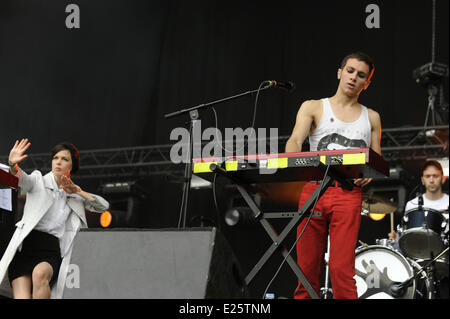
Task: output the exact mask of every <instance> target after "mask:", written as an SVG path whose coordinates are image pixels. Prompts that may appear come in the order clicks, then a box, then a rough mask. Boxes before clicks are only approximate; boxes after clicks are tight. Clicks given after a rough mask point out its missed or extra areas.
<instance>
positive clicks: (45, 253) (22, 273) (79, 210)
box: [0, 139, 109, 298]
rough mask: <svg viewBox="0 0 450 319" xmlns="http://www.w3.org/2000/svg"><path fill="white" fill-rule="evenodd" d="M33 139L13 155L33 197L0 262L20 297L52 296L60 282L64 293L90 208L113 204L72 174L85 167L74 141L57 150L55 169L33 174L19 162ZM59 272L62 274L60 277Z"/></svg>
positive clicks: (11, 160) (102, 208)
mask: <svg viewBox="0 0 450 319" xmlns="http://www.w3.org/2000/svg"><path fill="white" fill-rule="evenodd" d="M30 145H31V144H30V142H29V141H28V139H22V140H21V141H20V142H19V141H16V143H15V145H14V147H13V148H12V149H11V152H10V154H9V163H8V164H9V166H10V172H11V173H12V174H15V175H16V176H17V177H18V178H19V187H20V188H21V189H22V191H23V192H26V194H27V199H26V202H25V207H24V214H23V217H22V220H21V221H20V222H18V223H17V224H16V226H17V228H16V231H15V233H14V235H13V237H12V239H11V241H10V243H9V245H8V248H7V249H6V251H5V253H4V255H3V257H2V260H1V261H0V283H1V282H2V280H3V279H4V277H5V275H6V272H7V273H8V277H9V281H10V284H11V287H12V291H13V297H14V298H31V297H32V298H50V296H51V295H52V286H53V285H54V284H55V282H56V281H58V285H57V286H58V288H59V293H57V294H55V297H61V296H62V290H63V289H64V283H65V278H66V275H67V268H68V262H64V259H67V258H66V257H69V258H68V259H70V254H71V251H72V243H73V239H74V237H75V235H76V233H77V232H78V230H79V229H80V228H82V227H87V222H86V216H85V209H88V210H90V211H95V212H98V213H101V212H103V211H105V210H106V209H108V207H109V204H108V202H107V201H106V200H104V199H103V198H102V197H100V196H97V195H94V194H90V193H88V192H85V191H83V190H82V189H81V188H80V187H78V186H77V185H75V184H74V183H73V182H72V180H71V179H70V174H71V173H76V171H77V170H78V169H79V164H80V163H79V161H80V158H79V154H78V150H77V149H76V147H75V146H74V145H73V144H71V143H61V144H58V145H57V146H55V147H54V148H53V150H52V171H51V172H49V173H48V174H46V175H45V176H42V174H41V173H40V172H39V171H37V170H36V171H34V172H32V173H31V174H30V175H28V174H26V173H25V172H24V171H22V170H21V169H20V168H19V166H18V164H19V163H20V162H22V161H23V160H24V159H25V158H27V155H26V154H25V152H26V151H27V149H28V148H29V147H30ZM58 276H59V278H58Z"/></svg>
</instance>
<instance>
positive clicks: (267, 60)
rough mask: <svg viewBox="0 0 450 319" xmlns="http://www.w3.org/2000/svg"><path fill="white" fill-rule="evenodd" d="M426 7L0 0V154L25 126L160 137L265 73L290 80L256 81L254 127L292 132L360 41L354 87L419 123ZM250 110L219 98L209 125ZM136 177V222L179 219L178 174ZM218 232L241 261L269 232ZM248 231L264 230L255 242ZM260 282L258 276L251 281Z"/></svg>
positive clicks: (138, 138)
mask: <svg viewBox="0 0 450 319" xmlns="http://www.w3.org/2000/svg"><path fill="white" fill-rule="evenodd" d="M70 3H75V4H77V5H78V6H79V8H80V13H81V15H80V22H81V24H80V28H79V29H68V28H66V25H65V19H66V16H67V15H68V13H66V12H65V8H66V6H67V5H68V4H70ZM371 3H374V4H377V5H378V6H379V8H380V21H381V25H380V28H379V29H376V28H373V29H369V28H367V27H366V25H365V20H366V17H367V16H368V15H369V13H366V12H365V10H366V7H367V5H369V4H371ZM431 17H432V1H431V0H421V1H401V0H396V1H392V0H391V1H380V0H372V1H366V0H362V1H361V0H347V1H277V2H271V3H270V2H264V1H208V0H204V1H201V0H196V1H182V0H180V1H175V0H172V1H170V0H161V1H158V0H149V1H144V0H133V1H130V0H114V1H111V0H95V1H92V0H71V1H66V0H28V1H26V0H2V1H1V2H0V119H1V126H0V154H4V155H6V154H8V152H9V149H10V147H11V145H12V143H13V141H14V140H15V139H17V138H21V137H29V138H30V139H31V141H32V147H31V149H30V153H41V152H46V151H48V150H49V149H50V148H51V147H52V146H53V145H54V144H56V143H57V142H59V141H62V140H70V141H72V142H73V143H75V144H76V145H77V146H78V147H79V148H80V149H83V150H87V149H101V148H109V147H125V146H139V145H153V144H166V143H169V134H170V131H171V130H172V129H173V128H175V127H178V126H183V125H184V122H185V121H186V119H185V118H183V119H181V118H179V119H172V120H165V119H164V118H163V116H164V114H166V113H169V112H172V111H175V110H178V109H181V108H184V107H187V106H193V105H198V104H200V103H204V102H207V101H212V100H215V99H218V98H222V97H226V96H229V95H233V94H237V93H240V92H243V91H247V90H250V89H256V88H257V87H258V85H259V83H260V82H261V81H263V80H267V79H276V80H291V81H293V82H295V83H296V84H297V89H296V90H295V91H294V92H293V93H292V94H287V93H285V92H281V91H277V90H270V91H265V92H264V93H263V94H262V95H261V99H260V104H259V106H258V113H257V117H256V127H267V128H269V127H277V128H278V129H279V134H280V135H288V134H290V132H291V130H292V126H293V124H294V119H295V114H296V112H297V110H298V107H299V105H300V103H301V102H302V101H304V100H307V99H318V98H322V97H326V96H331V95H332V94H334V92H335V90H336V85H337V80H336V72H337V68H338V66H339V63H340V61H341V59H342V57H343V56H344V55H345V54H347V53H349V52H352V51H357V50H362V51H365V52H367V53H369V54H370V55H371V56H372V57H373V59H374V60H375V64H376V71H375V75H374V78H373V81H372V82H373V83H372V85H371V86H370V88H369V90H368V91H366V92H365V93H363V95H362V96H361V99H360V101H361V102H362V103H363V104H365V105H367V106H369V107H372V108H374V109H375V110H376V111H378V112H379V113H380V115H381V118H382V125H383V127H385V128H388V127H399V126H407V125H414V126H420V125H422V124H423V122H424V117H425V113H426V108H427V94H426V91H425V90H424V89H423V88H421V87H420V86H418V85H417V84H416V83H415V82H414V80H413V79H412V71H413V70H414V69H415V68H416V67H418V66H421V65H423V64H425V63H427V62H430V61H431V43H432V41H431V30H432V28H431V21H432V19H431ZM448 30H449V28H448V1H446V0H438V1H437V33H436V60H437V61H438V62H443V63H445V64H448V48H449V46H448ZM447 86H448V82H446V86H445V87H446V89H445V95H446V96H448V90H447ZM252 111H253V99H251V98H250V97H248V98H242V99H240V100H235V101H233V102H228V103H225V104H222V105H221V106H218V107H217V112H218V121H219V123H218V124H219V125H218V126H219V128H220V129H224V128H225V127H243V128H246V127H249V126H250V124H251V119H252ZM202 119H203V127H208V126H213V125H214V122H213V116H212V113H211V111H206V112H204V114H202ZM89 187H90V188H91V189H92V190H93V191H94V190H95V185H90V186H89ZM146 188H147V190H148V191H149V193H150V197H149V199H148V200H147V202H146V203H145V204H144V206H143V208H141V210H142V211H141V214H142V217H141V222H142V225H143V226H146V227H155V228H158V227H175V226H176V222H177V219H178V207H179V200H178V198H179V197H180V195H181V193H180V187H179V185H176V184H171V183H169V182H168V181H167V179H166V177H163V176H159V177H154V178H152V179H150V180H148V181H146ZM211 197H212V196H211V195H210V193H202V191H201V192H197V193H196V194H194V195H193V202H194V204H192V206H191V209H190V215H191V216H192V215H196V214H205V211H207V213H206V214H207V215H210V216H209V217H210V218H211V219H215V218H216V216H215V213H214V212H213V208H212V207H213V203H212V198H211ZM224 231H225V232H227V230H224ZM228 232H229V234H228V235H229V236H228V239H229V240H230V241H231V243H232V245H233V246H234V248H235V250H237V251H238V252H237V253H238V255H239V254H241V256H244V257H242V258H243V260H242V263H243V268H244V269H245V270H248V268H249V267H250V266H251V263H252V262H253V261H255V260H256V258H257V256H259V254H260V253H262V252H261V249H262V248H261V247H263V246H264V245H265V244H267V242H264V240H265V239H266V237H267V236H266V235H265V234H263V233H262V232H261V231H260V230H259V229H250V230H245V231H239V230H235V231H233V232H231V231H230V230H228ZM243 238H246V239H243ZM247 238H261V239H258V240H257V241H259V242H258V245H256V244H253V246H252V245H250V242H251V241H249V240H248V239H247ZM243 243H244V244H243ZM250 251H251V253H250ZM253 255H254V256H253ZM275 264H276V263H275ZM272 273H273V272H272ZM272 273H271V272H270V271H269V272H268V275H267V276H269V277H270V276H271V274H272ZM283 276H284V277H283ZM280 277H281V278H284V279H280V280H278V281H276V282H275V283H274V286H273V288H274V289H272V290H276V289H278V290H279V291H280V294H282V295H286V296H290V294H291V292H292V290H293V287H295V282H294V281H295V280H293V278H294V277H292V275H291V274H290V273H289V271H285V272H284V274H280ZM287 282H289V283H290V284H287ZM266 283H267V277H265V279H264V280H262V283H261V284H259V286H258V288H260V287H261V286H264V285H265V284H266ZM255 289H256V288H255ZM256 290H258V289H256Z"/></svg>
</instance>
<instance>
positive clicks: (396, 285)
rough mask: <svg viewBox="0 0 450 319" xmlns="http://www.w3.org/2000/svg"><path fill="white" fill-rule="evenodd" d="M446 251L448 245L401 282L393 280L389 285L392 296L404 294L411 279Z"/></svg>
mask: <svg viewBox="0 0 450 319" xmlns="http://www.w3.org/2000/svg"><path fill="white" fill-rule="evenodd" d="M446 252H448V247H447V248H445V249H444V250H443V251H441V253H440V254H439V255H437V256H436V257H435V258H433V260H431V261H430V262H429V263H428V264H426V265H425V266H422V267H421V268H420V269H419V270H418V271H417V272H416V273H415V274H413V275H412V276H411V277H409V278H408V279H406V280H405V281H403V282H393V283H392V285H391V288H390V290H391V293H392V296H393V297H401V296H403V295H404V294H405V288H406V287H408V286H409V285H411V283H412V281H413V280H414V279H416V277H417V275H418V274H420V273H421V272H422V271H423V270H424V269H425V268H428V267H429V266H430V265H431V264H432V263H434V262H435V261H436V260H438V259H439V258H441V256H442V255H444V254H445V253H446Z"/></svg>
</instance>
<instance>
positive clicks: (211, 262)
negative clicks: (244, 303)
mask: <svg viewBox="0 0 450 319" xmlns="http://www.w3.org/2000/svg"><path fill="white" fill-rule="evenodd" d="M70 264H71V265H70V268H69V275H68V278H67V280H66V287H65V288H64V298H68V299H78V298H87V299H90V298H102V299H109V298H135V299H141V298H145V299H147V298H148V299H192V298H195V299H202V298H243V297H247V296H248V294H247V288H246V286H245V282H244V279H243V276H242V273H241V271H240V266H239V264H238V262H237V260H236V258H235V256H234V254H233V252H232V250H231V248H230V247H229V246H228V244H227V242H226V240H225V239H224V238H223V236H222V235H221V234H220V233H219V232H218V231H217V230H216V229H215V228H206V229H205V228H196V229H188V230H183V231H181V230H142V229H137V230H129V229H127V230H125V229H113V230H107V231H96V230H84V231H80V232H79V234H78V235H77V237H76V239H75V242H74V247H73V253H72V257H71V261H70ZM77 272H79V278H76V276H78V274H77Z"/></svg>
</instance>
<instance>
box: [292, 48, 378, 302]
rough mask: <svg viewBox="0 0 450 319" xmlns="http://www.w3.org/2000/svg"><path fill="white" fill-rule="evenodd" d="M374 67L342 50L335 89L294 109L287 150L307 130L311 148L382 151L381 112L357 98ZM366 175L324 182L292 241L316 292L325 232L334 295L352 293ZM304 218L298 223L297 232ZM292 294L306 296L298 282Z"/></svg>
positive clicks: (309, 188)
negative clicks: (345, 183)
mask: <svg viewBox="0 0 450 319" xmlns="http://www.w3.org/2000/svg"><path fill="white" fill-rule="evenodd" d="M373 72H374V65H373V62H372V59H371V58H370V57H369V56H368V55H366V54H364V53H361V52H357V53H352V54H349V55H347V56H346V57H345V58H344V59H343V61H342V63H341V66H340V68H339V69H338V71H337V78H338V80H339V86H338V88H337V91H336V94H335V95H334V96H332V97H330V98H326V99H322V100H310V101H305V102H304V103H303V104H302V105H301V106H300V109H299V111H298V113H297V118H296V123H295V126H294V129H293V132H292V135H291V137H290V138H289V140H288V141H287V143H286V152H301V151H302V144H303V142H304V140H305V138H306V137H308V136H309V142H310V150H311V151H314V150H326V149H348V148H367V147H370V148H372V149H373V150H374V151H375V152H377V153H378V154H381V146H380V139H381V123H380V116H379V114H378V113H377V112H375V111H374V110H372V109H370V108H366V107H365V106H363V105H361V104H360V103H359V102H358V98H359V95H360V93H361V92H362V91H363V90H366V89H367V87H368V86H369V84H370V79H371V77H372V75H373ZM370 181H371V179H370V178H365V179H362V178H360V179H355V180H354V184H355V186H356V187H354V188H353V190H351V191H349V190H345V189H342V188H341V187H338V185H334V186H332V187H329V188H328V190H327V191H326V192H325V194H324V195H323V196H322V197H321V198H320V200H319V201H318V202H317V205H316V209H315V211H316V212H320V213H319V214H315V215H314V217H312V218H311V220H310V223H309V225H308V226H307V227H306V230H305V232H304V233H303V235H302V237H301V238H300V240H299V241H298V243H297V263H298V264H299V266H300V268H301V269H302V271H303V272H304V274H305V276H306V278H307V279H308V281H309V282H310V283H311V285H312V286H313V288H314V289H315V290H316V292H317V294H319V293H320V292H319V290H320V270H321V264H322V261H323V257H324V253H325V249H326V243H327V236H328V233H329V235H330V255H329V270H330V278H331V285H332V289H333V297H334V298H337V299H356V298H358V294H357V290H356V282H355V280H354V278H353V277H354V276H355V247H356V242H357V239H358V232H359V226H360V221H361V201H362V187H364V186H366V185H367V184H368V183H370ZM317 186H318V185H316V184H313V183H307V184H306V185H305V186H304V188H303V190H302V194H301V196H300V201H299V207H301V206H302V205H303V203H304V202H305V201H306V200H307V199H308V198H309V196H310V195H311V194H312V193H313V192H314V190H315V189H316V187H317ZM306 221H307V219H305V220H303V222H302V223H301V224H300V225H299V226H298V229H297V236H298V235H299V234H300V232H301V231H302V230H303V228H304V226H305V223H306ZM294 297H295V298H298V299H303V298H310V296H309V294H308V293H307V291H306V289H305V288H304V287H303V285H302V284H301V282H299V285H298V287H297V289H296V290H295V293H294Z"/></svg>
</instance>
